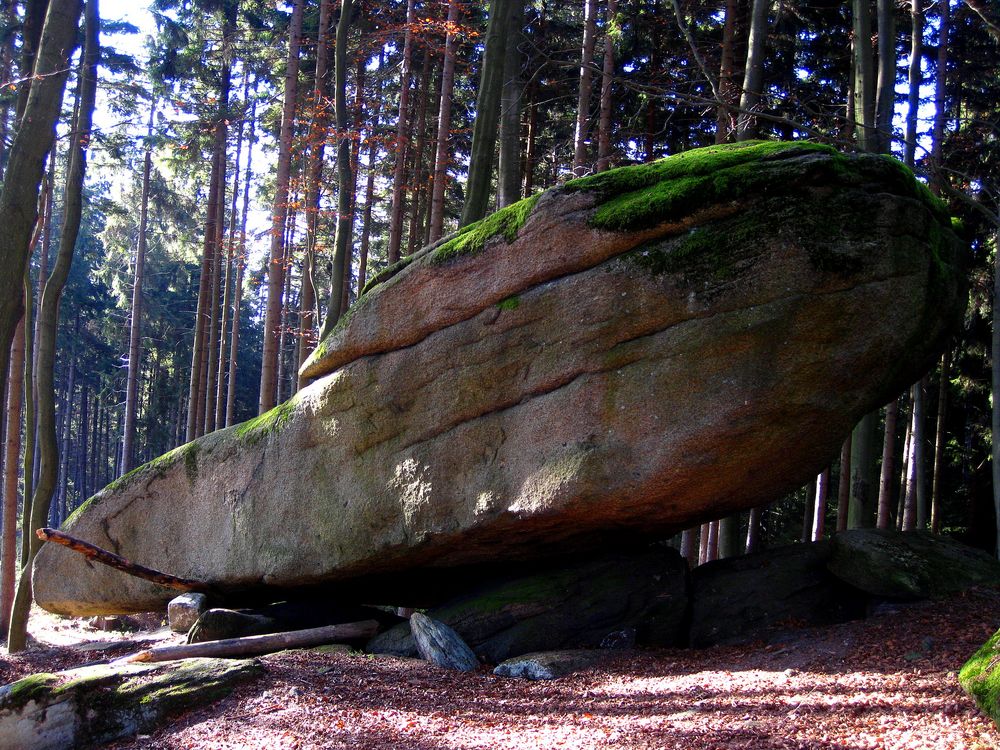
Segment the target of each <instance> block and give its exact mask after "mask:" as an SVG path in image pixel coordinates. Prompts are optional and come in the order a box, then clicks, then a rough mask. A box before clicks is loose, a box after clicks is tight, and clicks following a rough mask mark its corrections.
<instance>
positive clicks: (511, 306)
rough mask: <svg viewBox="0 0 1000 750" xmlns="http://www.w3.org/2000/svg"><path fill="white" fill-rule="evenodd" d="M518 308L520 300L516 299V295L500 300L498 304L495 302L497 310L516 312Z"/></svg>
mask: <svg viewBox="0 0 1000 750" xmlns="http://www.w3.org/2000/svg"><path fill="white" fill-rule="evenodd" d="M520 306H521V298H520V297H518V296H517V295H516V294H512V295H511V296H510V297H507V298H506V299H502V300H500V301H499V302H497V308H499V309H500V310H516V309H517V308H518V307H520Z"/></svg>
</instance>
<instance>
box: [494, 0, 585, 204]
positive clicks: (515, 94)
mask: <svg viewBox="0 0 1000 750" xmlns="http://www.w3.org/2000/svg"><path fill="white" fill-rule="evenodd" d="M589 1H593V0H589ZM508 28H509V33H508V35H507V47H506V49H505V50H504V72H503V89H502V90H501V92H500V163H499V166H498V168H497V170H498V176H497V208H504V207H505V206H509V205H510V204H511V203H517V201H519V200H521V99H522V96H523V93H524V86H523V84H522V82H521V58H522V55H521V48H520V45H521V42H522V41H523V38H522V32H523V30H524V3H523V2H522V1H521V0H518V2H516V3H515V4H514V6H513V8H512V9H511V11H510V24H509V27H508Z"/></svg>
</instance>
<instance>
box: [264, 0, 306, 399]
mask: <svg viewBox="0 0 1000 750" xmlns="http://www.w3.org/2000/svg"><path fill="white" fill-rule="evenodd" d="M304 4H305V1H304V0H294V5H293V6H292V20H291V25H290V26H289V30H288V62H287V67H286V69H285V98H284V104H283V106H282V110H281V130H280V132H279V135H278V164H277V174H276V176H275V186H274V204H273V206H272V210H271V250H270V255H269V258H270V262H269V263H268V266H267V309H266V313H265V317H264V346H263V354H262V355H261V367H260V397H259V401H258V406H257V413H258V414H263V413H264V412H266V411H270V410H271V409H273V408H274V397H275V385H276V378H277V371H278V334H279V331H278V327H279V324H280V321H281V307H282V296H283V295H282V292H283V291H284V287H285V268H284V264H283V263H282V259H283V258H284V256H285V252H284V247H282V245H283V244H284V243H283V240H284V237H285V222H286V220H287V218H288V178H289V172H290V171H291V164H292V135H293V131H294V125H295V103H296V98H297V92H298V79H299V46H300V42H301V38H302V13H303V6H304Z"/></svg>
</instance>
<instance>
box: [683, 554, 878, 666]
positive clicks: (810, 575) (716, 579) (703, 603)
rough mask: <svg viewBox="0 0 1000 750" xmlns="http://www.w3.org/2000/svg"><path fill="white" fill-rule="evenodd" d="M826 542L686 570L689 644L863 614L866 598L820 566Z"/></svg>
mask: <svg viewBox="0 0 1000 750" xmlns="http://www.w3.org/2000/svg"><path fill="white" fill-rule="evenodd" d="M830 554H831V549H830V543H829V542H818V543H814V544H794V545H790V546H787V547H779V548H777V549H773V550H767V551H765V552H758V553H756V554H752V555H746V556H744V557H735V558H727V559H724V560H717V561H714V562H710V563H707V564H705V565H700V566H698V567H697V568H695V569H694V570H693V571H692V573H691V631H690V643H691V645H692V646H695V647H698V648H701V647H705V646H713V645H715V644H718V643H745V642H749V641H753V640H757V639H759V638H765V637H767V636H768V635H769V634H772V633H774V632H775V631H781V630H783V629H787V628H792V627H802V626H806V625H827V624H831V623H835V622H845V621H847V620H852V619H857V618H861V617H864V615H865V610H866V606H867V601H868V599H867V597H866V596H865V595H864V594H862V593H861V592H860V591H858V590H856V589H853V588H851V587H850V586H848V585H847V584H844V583H842V582H841V581H839V580H837V579H836V578H835V577H834V576H833V575H832V574H831V573H830V572H829V571H828V570H827V568H826V566H827V562H828V561H829V559H830Z"/></svg>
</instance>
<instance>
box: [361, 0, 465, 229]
mask: <svg viewBox="0 0 1000 750" xmlns="http://www.w3.org/2000/svg"><path fill="white" fill-rule="evenodd" d="M460 10H461V4H460V2H459V0H448V22H447V25H448V34H447V37H446V38H445V44H444V62H443V63H442V70H441V105H440V107H439V110H438V129H437V154H436V156H435V157H434V177H433V179H432V182H431V185H432V191H431V220H430V225H431V233H430V241H431V242H437V241H438V240H439V239H441V235H442V234H443V231H444V203H445V200H444V196H445V190H446V188H447V187H448V165H449V164H450V163H451V148H450V146H449V144H450V142H451V100H452V96H453V95H454V92H455V50H456V48H457V47H458V35H457V33H456V31H457V30H458V20H459V12H460ZM369 179H371V178H369ZM367 203H368V202H367V200H366V201H365V214H366V216H370V211H369V209H368V207H367ZM368 224H369V219H367V218H366V219H365V226H366V228H367V226H368Z"/></svg>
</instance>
